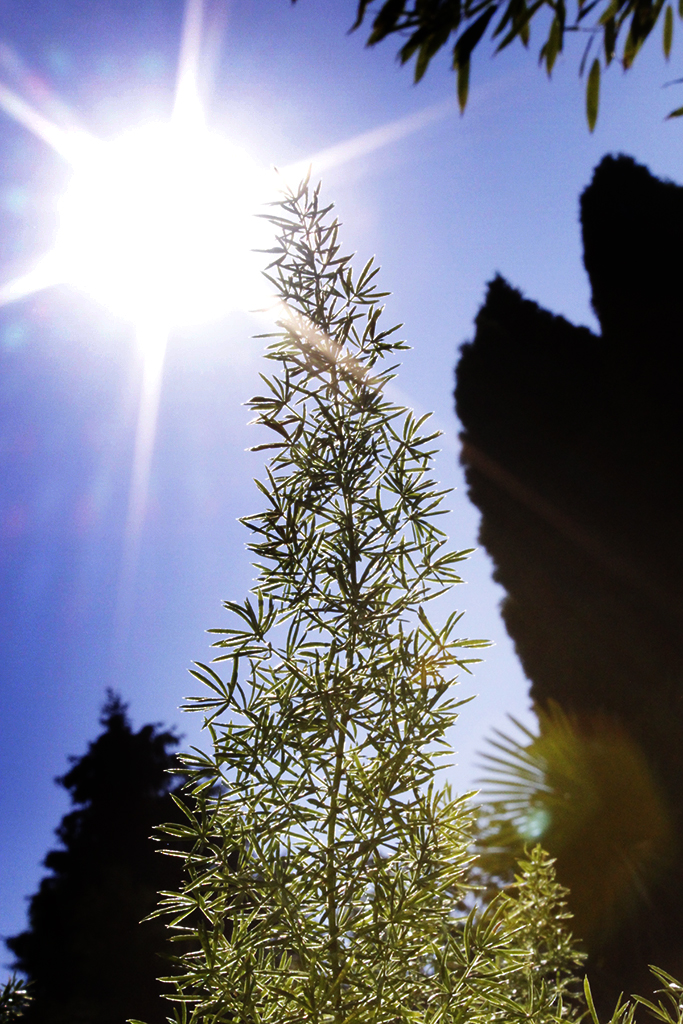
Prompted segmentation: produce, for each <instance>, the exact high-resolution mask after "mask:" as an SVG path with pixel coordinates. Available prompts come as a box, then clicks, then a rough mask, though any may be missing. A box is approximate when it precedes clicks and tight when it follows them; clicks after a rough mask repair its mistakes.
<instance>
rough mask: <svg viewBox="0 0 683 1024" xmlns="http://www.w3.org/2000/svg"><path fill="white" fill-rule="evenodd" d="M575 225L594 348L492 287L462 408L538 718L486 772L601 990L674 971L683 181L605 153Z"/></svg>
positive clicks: (678, 892)
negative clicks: (539, 847) (553, 863)
mask: <svg viewBox="0 0 683 1024" xmlns="http://www.w3.org/2000/svg"><path fill="white" fill-rule="evenodd" d="M581 222H582V227H583V239H584V250H585V257H584V258H585V265H586V269H587V271H588V274H589V277H590V282H591V287H592V293H593V306H594V309H595V311H596V314H597V316H598V318H599V320H600V325H601V328H602V333H601V335H600V336H596V335H595V334H593V333H592V332H591V331H589V330H588V329H587V328H585V327H575V326H574V325H572V324H570V323H568V322H567V321H566V320H564V319H563V318H562V317H558V316H553V315H552V314H550V313H548V312H546V311H545V310H543V309H540V308H539V307H538V306H537V305H536V304H535V303H533V302H530V301H528V300H526V299H524V298H523V297H522V296H521V295H520V293H519V292H518V291H515V290H514V289H513V288H512V287H511V286H510V285H509V284H507V283H506V282H505V281H504V280H503V279H502V278H500V277H497V278H496V279H495V280H494V281H492V282H491V284H490V285H489V289H488V294H487V297H486V302H485V303H484V305H483V307H482V309H481V310H480V312H479V314H478V316H477V320H476V336H475V339H474V341H473V342H472V343H470V344H468V345H466V346H464V348H463V351H462V356H461V359H460V363H459V365H458V370H457V387H456V399H457V411H458V415H459V417H460V420H461V422H462V424H463V427H464V433H463V435H462V438H463V456H462V458H463V462H464V464H465V466H466V467H467V480H468V484H469V493H470V496H471V498H472V500H473V501H474V503H475V504H476V505H477V506H478V507H479V508H480V510H481V512H482V523H481V532H480V539H481V541H482V543H483V544H484V545H485V547H486V548H487V550H488V551H489V553H490V554H491V556H492V558H493V560H494V563H495V567H496V570H495V577H496V579H497V580H498V581H499V582H500V583H502V584H503V586H504V587H505V589H506V591H507V597H506V599H505V600H504V602H503V616H504V619H505V622H506V625H507V628H508V631H509V633H510V635H511V636H512V638H513V639H514V642H515V645H516V648H517V651H518V653H519V656H520V658H521V660H522V664H523V666H524V669H525V672H526V674H527V676H528V677H529V679H530V680H531V682H532V685H531V696H532V698H533V700H534V702H535V704H536V707H537V709H538V710H539V712H540V722H541V736H540V738H539V739H538V740H536V739H534V738H533V737H530V736H527V737H523V738H521V739H520V740H518V741H517V740H509V739H507V740H506V739H499V741H498V742H499V743H500V746H499V748H498V749H497V751H495V752H494V753H495V755H496V756H499V757H500V758H501V759H502V761H501V762H498V763H497V769H496V764H495V763H492V767H493V768H494V774H496V771H497V776H498V781H499V783H500V784H501V785H502V791H504V792H503V795H504V796H505V797H506V799H508V800H509V799H511V798H512V797H513V796H514V800H513V803H514V802H515V801H516V803H515V806H514V807H513V808H512V810H511V809H510V805H508V817H510V814H511V815H512V819H514V821H513V823H516V826H519V825H520V822H522V821H524V820H526V822H527V826H522V827H521V828H520V827H517V834H518V839H519V840H521V839H522V838H528V839H531V838H533V839H540V840H541V841H542V842H543V844H544V845H545V846H546V847H547V848H548V850H549V851H550V852H551V853H552V854H554V855H556V856H557V875H558V880H559V881H560V882H561V883H563V884H566V885H569V886H570V888H572V894H571V896H570V908H571V909H572V911H573V912H574V914H575V927H576V931H577V933H578V934H579V935H580V936H582V937H583V938H584V939H585V940H586V941H587V943H588V948H589V950H590V953H591V959H590V960H589V973H591V972H592V977H593V978H594V980H596V981H597V985H598V990H599V992H601V993H602V994H603V995H605V994H606V995H608V996H611V995H613V994H614V992H615V991H616V992H618V991H620V990H621V989H622V988H625V989H630V990H631V991H633V986H634V985H638V984H639V981H640V975H641V974H642V973H643V972H644V968H645V965H646V964H647V963H648V962H650V963H652V962H654V963H659V964H661V965H662V966H663V967H665V968H666V969H668V970H671V971H673V972H674V973H675V972H676V971H678V970H679V969H680V968H681V966H683V871H682V869H683V628H682V627H683V530H682V529H681V525H682V524H681V519H682V512H683V474H682V473H681V468H682V462H683V455H682V453H683V376H682V371H683V345H682V344H681V340H682V339H681V325H682V324H683V287H681V271H682V270H683V258H682V256H681V242H680V240H681V238H682V237H683V189H682V188H680V187H678V186H676V185H674V184H672V183H669V182H661V181H658V180H657V179H656V178H654V177H653V176H652V175H651V174H650V173H649V171H648V170H647V169H646V168H644V167H641V166H638V165H637V164H636V163H634V161H633V160H631V159H629V158H627V157H623V156H621V157H617V158H614V157H606V158H605V159H604V160H603V161H602V163H601V164H600V165H599V167H598V168H597V169H596V171H595V174H594V177H593V181H592V183H591V185H590V186H589V187H588V188H587V189H586V191H585V192H584V194H583V196H582V198H581ZM506 787H507V788H506ZM515 787H516V788H515ZM525 816H526V817H525ZM653 822H654V823H655V824H656V827H655V824H653ZM525 827H526V828H527V832H528V835H527V836H526V837H524V836H522V835H521V833H523V832H524V828H525Z"/></svg>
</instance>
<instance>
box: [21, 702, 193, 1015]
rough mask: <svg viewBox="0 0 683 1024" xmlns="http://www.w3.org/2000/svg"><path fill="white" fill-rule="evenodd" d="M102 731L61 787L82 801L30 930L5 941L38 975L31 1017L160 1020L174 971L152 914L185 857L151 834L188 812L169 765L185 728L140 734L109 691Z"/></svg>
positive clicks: (66, 828) (66, 822)
mask: <svg viewBox="0 0 683 1024" xmlns="http://www.w3.org/2000/svg"><path fill="white" fill-rule="evenodd" d="M101 724H102V726H103V729H104V731H103V732H102V734H101V735H100V736H99V737H98V738H97V739H96V740H95V741H94V742H93V743H91V744H90V745H89V748H88V752H87V753H86V754H84V755H83V756H82V757H72V758H71V768H70V770H69V771H68V772H67V774H66V775H64V776H63V777H62V778H60V779H58V780H57V781H58V782H59V784H60V785H62V786H64V788H65V789H67V790H68V792H69V794H70V796H71V800H72V802H73V804H74V805H75V809H74V810H73V811H71V813H69V814H67V815H66V816H65V817H64V819H63V820H62V823H61V825H60V826H59V828H58V829H57V836H58V837H59V840H60V847H59V848H58V849H56V850H52V851H51V852H50V853H48V855H47V857H46V858H45V866H46V867H48V868H49V869H50V871H51V874H50V875H48V876H47V877H46V878H44V879H43V881H42V882H41V884H40V888H39V890H38V892H37V893H36V894H35V895H34V896H33V897H32V898H31V902H30V910H29V929H28V930H27V931H25V932H23V933H22V934H20V935H17V936H15V937H14V938H11V939H8V940H7V945H8V946H9V948H10V949H11V950H12V952H13V953H14V954H15V956H16V964H15V967H16V968H17V969H18V970H20V971H22V972H23V973H24V974H25V975H26V976H27V977H28V978H29V980H30V981H31V994H32V996H33V999H32V1002H31V1003H30V1004H29V1006H28V1008H27V1009H26V1011H25V1015H24V1017H23V1018H22V1020H24V1019H25V1020H26V1022H27V1024H31V1022H39V1024H81V1022H82V1024H86V1022H87V1024H123V1022H124V1021H125V1020H126V1019H127V1018H130V1017H137V1018H141V1019H144V1020H145V1021H147V1022H148V1024H161V1022H162V1021H165V1020H166V1016H167V1013H168V1012H169V1008H168V1004H167V1003H166V1002H165V1001H164V1000H163V999H162V997H161V993H162V991H163V988H162V986H161V985H160V983H159V982H158V981H157V980H156V979H157V978H158V977H159V976H160V975H164V974H168V973H172V972H171V969H170V967H169V964H168V962H165V960H164V955H168V954H169V953H170V952H172V947H170V945H169V943H168V939H167V935H168V931H167V929H166V927H165V926H164V925H163V924H161V923H160V922H159V921H156V920H155V921H151V922H144V923H142V924H141V923H140V922H141V921H142V918H144V917H145V916H146V915H147V914H148V913H150V911H152V910H153V909H154V907H155V905H156V903H157V893H158V891H159V890H161V889H165V888H175V887H177V885H178V880H179V877H180V872H181V864H180V861H178V860H177V859H175V858H171V857H167V856H160V855H159V852H158V851H159V846H158V844H155V843H154V842H153V841H152V840H151V839H150V836H151V833H152V831H153V829H154V828H155V827H156V826H157V825H158V824H159V823H161V822H167V821H173V820H175V821H177V820H179V817H180V816H181V815H180V812H179V810H178V808H177V806H176V805H175V804H174V802H173V799H172V796H171V793H172V792H173V790H174V788H176V787H177V782H174V779H173V777H172V776H170V775H169V774H168V772H169V769H170V768H173V767H176V766H177V765H176V760H175V757H174V755H173V753H172V750H173V748H174V747H175V746H176V745H177V743H178V737H177V736H176V735H175V733H173V732H170V731H162V730H161V729H160V728H159V727H158V726H156V725H145V726H143V728H142V729H140V730H139V732H133V730H132V729H131V725H130V722H129V720H128V717H127V707H126V705H125V704H123V703H122V702H121V700H120V698H119V697H118V696H116V695H115V694H113V693H112V692H109V693H108V699H107V702H106V704H105V705H104V708H103V711H102V717H101Z"/></svg>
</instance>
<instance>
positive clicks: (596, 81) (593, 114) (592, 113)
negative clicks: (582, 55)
mask: <svg viewBox="0 0 683 1024" xmlns="http://www.w3.org/2000/svg"><path fill="white" fill-rule="evenodd" d="M599 104H600V61H599V60H598V58H597V57H596V58H595V60H594V61H593V63H592V65H591V69H590V72H589V74H588V82H587V84H586V119H587V121H588V127H589V129H590V130H591V131H593V130H594V128H595V124H596V121H597V120H598V107H599Z"/></svg>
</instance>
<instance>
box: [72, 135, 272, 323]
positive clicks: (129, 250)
mask: <svg viewBox="0 0 683 1024" xmlns="http://www.w3.org/2000/svg"><path fill="white" fill-rule="evenodd" d="M263 177H264V176H263V175H262V174H260V172H259V169H258V168H257V167H256V166H255V164H254V162H253V161H251V160H250V159H249V157H248V156H247V155H246V153H244V152H243V151H241V150H240V149H239V148H237V147H236V146H234V145H232V144H231V143H229V142H228V141H227V140H226V139H223V138H221V137H219V136H218V135H215V134H212V133H210V132H209V131H207V129H206V128H205V127H204V125H203V123H202V121H201V120H200V119H197V120H195V121H192V122H191V123H187V122H186V121H185V120H184V119H183V120H179V121H178V120H172V121H170V122H169V123H167V124H156V125H148V126H145V127H142V128H137V129H135V130H133V131H130V132H128V133H126V134H125V135H123V136H122V137H121V138H119V139H118V140H116V141H114V142H109V143H98V144H93V145H92V146H90V147H88V148H87V151H86V152H84V153H83V154H82V155H81V157H80V159H79V160H78V161H77V162H76V164H75V166H74V173H73V178H72V180H71V183H70V185H69V187H68V189H67V191H66V193H65V195H64V196H63V197H62V199H61V202H60V203H59V217H60V227H59V233H58V237H57V244H56V247H55V251H54V253H53V257H52V258H53V260H54V265H55V271H56V273H58V274H59V276H60V277H61V278H62V279H63V280H64V281H67V282H69V283H70V284H73V285H75V286H76V287H77V288H79V289H82V290H83V291H85V292H86V293H87V294H89V295H91V296H92V297H93V298H95V299H97V300H98V301H100V302H101V303H102V304H103V305H104V306H106V307H107V308H108V309H110V310H112V311H113V312H115V313H117V314H119V315H121V316H123V317H125V318H126V319H128V320H130V321H132V322H133V323H135V324H137V325H138V326H140V325H142V324H148V323H154V324H156V325H157V326H158V325H159V324H163V325H165V326H166V327H168V328H171V327H177V326H189V325H194V324H198V323H203V322H206V321H209V320H215V319H218V318H220V317H221V316H223V315H224V314H225V313H227V312H229V311H230V310H231V309H234V308H236V307H242V308H244V307H245V305H246V306H248V305H249V303H250V302H252V301H253V302H256V301H257V296H256V292H255V289H256V286H257V285H258V283H259V278H260V275H259V274H258V272H257V267H256V264H255V262H254V259H253V250H254V247H255V244H256V242H257V227H258V225H259V223H260V222H259V220H258V219H257V218H256V217H255V216H254V214H255V212H256V209H257V206H258V203H259V199H260V200H261V201H263V199H264V198H265V190H264V189H263V187H262V186H263ZM259 185H261V191H262V194H261V196H259V195H258V191H259Z"/></svg>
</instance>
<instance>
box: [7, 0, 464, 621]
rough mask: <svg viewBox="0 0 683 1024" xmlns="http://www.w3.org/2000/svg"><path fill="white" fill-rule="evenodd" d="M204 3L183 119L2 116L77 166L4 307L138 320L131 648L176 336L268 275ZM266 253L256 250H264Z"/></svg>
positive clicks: (318, 165)
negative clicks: (202, 93) (200, 81)
mask: <svg viewBox="0 0 683 1024" xmlns="http://www.w3.org/2000/svg"><path fill="white" fill-rule="evenodd" d="M202 18H203V0H186V8H185V20H184V27H183V34H182V39H181V49H180V58H179V62H178V79H177V87H176V97H175V104H174V110H173V115H172V117H171V118H170V119H169V121H167V122H166V123H163V124H151V125H145V126H140V127H137V128H135V129H132V130H130V131H129V132H126V133H125V134H124V135H123V136H121V137H120V138H119V139H116V140H114V141H112V142H102V141H101V140H99V139H97V138H95V137H94V136H93V135H91V134H89V133H88V132H85V131H83V130H82V129H76V128H73V127H70V128H64V127H62V126H60V125H58V124H56V123H55V122H53V121H51V120H50V119H49V118H47V117H45V116H44V114H42V113H41V112H40V111H39V110H38V109H36V108H35V107H34V106H32V105H31V104H30V103H28V102H27V101H26V100H25V99H23V98H22V97H21V96H19V95H18V94H17V93H15V92H13V91H12V90H10V89H8V88H7V87H6V86H4V85H3V84H2V83H0V108H2V109H3V110H4V111H5V112H6V113H7V114H9V115H10V116H11V117H13V118H14V119H15V120H16V121H18V122H19V123H20V124H23V125H24V126H25V127H26V128H27V129H28V130H29V131H31V132H33V133H34V134H35V135H37V136H38V137H40V138H42V139H43V140H44V141H45V142H46V143H47V144H48V145H50V146H51V147H52V148H53V149H55V150H56V151H57V152H58V153H60V154H61V155H62V156H63V157H64V158H65V159H66V160H67V161H68V162H69V164H70V165H71V167H72V168H73V174H72V178H71V181H70V184H69V186H68V188H67V190H66V192H65V194H64V195H63V197H62V198H61V200H60V202H59V204H58V213H59V229H58V233H57V239H56V244H55V247H54V249H53V250H52V251H51V252H50V253H47V254H46V255H44V256H43V257H41V258H40V259H38V260H37V261H36V264H35V265H34V267H33V268H32V269H31V270H29V271H28V272H27V273H26V274H24V275H23V276H22V277H20V278H16V279H15V280H13V281H9V282H8V283H6V284H5V285H3V286H0V305H4V304H5V303H8V302H14V301H17V300H19V299H22V298H24V297H26V296H28V295H30V294H32V293H34V292H36V291H39V290H41V289H43V288H47V287H50V286H51V285H54V284H59V283H68V284H71V285H72V286H74V287H76V288H77V289H79V290H81V291H83V292H85V293H86V294H88V295H90V296H91V297H92V298H94V299H96V300H97V301H98V302H100V303H101V304H103V305H104V306H105V307H106V308H107V309H109V310H110V311H111V312H113V313H115V314H117V315H119V316H122V317H124V318H125V319H127V320H128V321H130V322H131V324H132V325H134V328H135V333H136V337H137V340H138V345H139V350H140V352H141V355H142V361H143V366H142V379H141V390H140V404H139V411H138V425H137V432H136V440H135V451H134V456H133V465H132V469H131V486H130V493H129V500H128V518H127V524H126V534H125V538H124V552H123V559H122V566H121V580H120V592H119V599H118V612H117V620H118V624H117V626H118V628H116V629H115V632H116V633H117V634H118V636H117V639H118V640H121V639H123V638H124V637H125V634H126V632H127V626H128V622H129V620H130V616H131V614H132V603H133V589H134V578H135V571H136V563H137V557H138V550H139V545H140V539H141V535H142V529H143V526H144V520H145V513H146V506H147V492H148V484H149V475H150V470H151V463H152V455H153V451H154V439H155V432H156V421H157V411H158V406H159V396H160V391H161V380H162V375H163V366H164V356H165V350H166V342H167V339H168V335H169V332H170V331H171V330H173V328H176V327H187V326H191V325H195V324H200V323H206V322H208V321H212V320H218V319H220V318H221V317H223V316H224V315H225V314H226V313H228V312H230V311H231V310H235V309H243V310H244V309H253V308H255V307H256V306H261V305H263V304H264V299H267V296H266V295H265V292H264V285H263V278H262V277H261V274H260V273H259V269H260V267H261V266H262V265H263V256H262V255H261V254H259V253H258V252H257V250H259V249H262V248H267V247H268V237H267V235H265V234H264V232H265V231H266V227H265V224H266V222H265V221H263V220H261V219H259V218H257V217H256V216H255V214H256V213H257V211H258V209H259V207H260V206H261V205H262V204H263V203H265V202H267V201H268V200H270V199H271V198H272V197H273V194H274V192H275V191H276V185H275V182H274V181H273V180H272V179H270V180H269V175H267V174H266V173H265V172H264V171H263V170H262V169H260V168H259V167H258V166H257V165H256V164H255V162H254V161H253V160H251V159H250V158H249V156H248V155H247V154H246V153H245V152H243V151H242V150H241V149H240V148H239V147H238V146H236V145H235V144H233V143H232V142H230V141H228V140H227V139H225V138H224V137H222V136H219V135H217V134H215V133H213V132H212V131H210V130H209V129H208V127H207V125H206V121H205V116H204V111H203V108H202V104H201V102H200V99H199V93H198V89H197V69H198V67H199V66H200V63H201V49H202ZM453 107H454V101H453V103H451V102H449V103H446V104H438V105H436V106H434V107H431V108H427V109H426V110H423V111H421V112H419V113H417V114H413V115H409V116H407V117H404V118H401V119H399V120H398V121H395V122H393V123H392V124H389V125H384V126H382V127H381V128H378V129H374V130H371V131H369V132H366V133H364V134H362V135H359V136H357V137H356V138H355V139H350V140H348V141H347V142H345V143H342V144H340V145H337V146H334V147H332V148H331V149H328V150H324V151H322V152H321V153H318V154H316V155H315V156H313V157H312V158H311V160H310V161H308V160H306V161H302V162H301V163H299V164H296V165H292V166H291V167H289V168H285V170H284V171H283V175H284V180H285V181H289V182H292V180H293V179H294V180H298V179H299V177H301V176H303V174H305V173H306V171H307V170H308V167H309V163H313V165H314V166H315V169H316V172H319V171H321V170H323V169H326V168H328V167H332V166H338V165H339V164H343V163H346V162H347V161H349V160H354V159H357V158H358V157H359V156H362V155H365V154H366V153H369V152H372V151H373V150H375V149H378V148H381V147H383V146H385V145H387V144H389V143H391V142H393V141H395V140H397V139H400V138H402V137H404V136H405V135H409V134H411V133H412V132H414V131H416V130H418V129H420V128H422V127H423V126H424V125H426V124H428V123H429V122H431V121H434V120H437V119H439V118H441V117H443V116H446V115H447V114H449V113H450V112H451V110H452V109H453ZM255 250H256V251H255Z"/></svg>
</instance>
